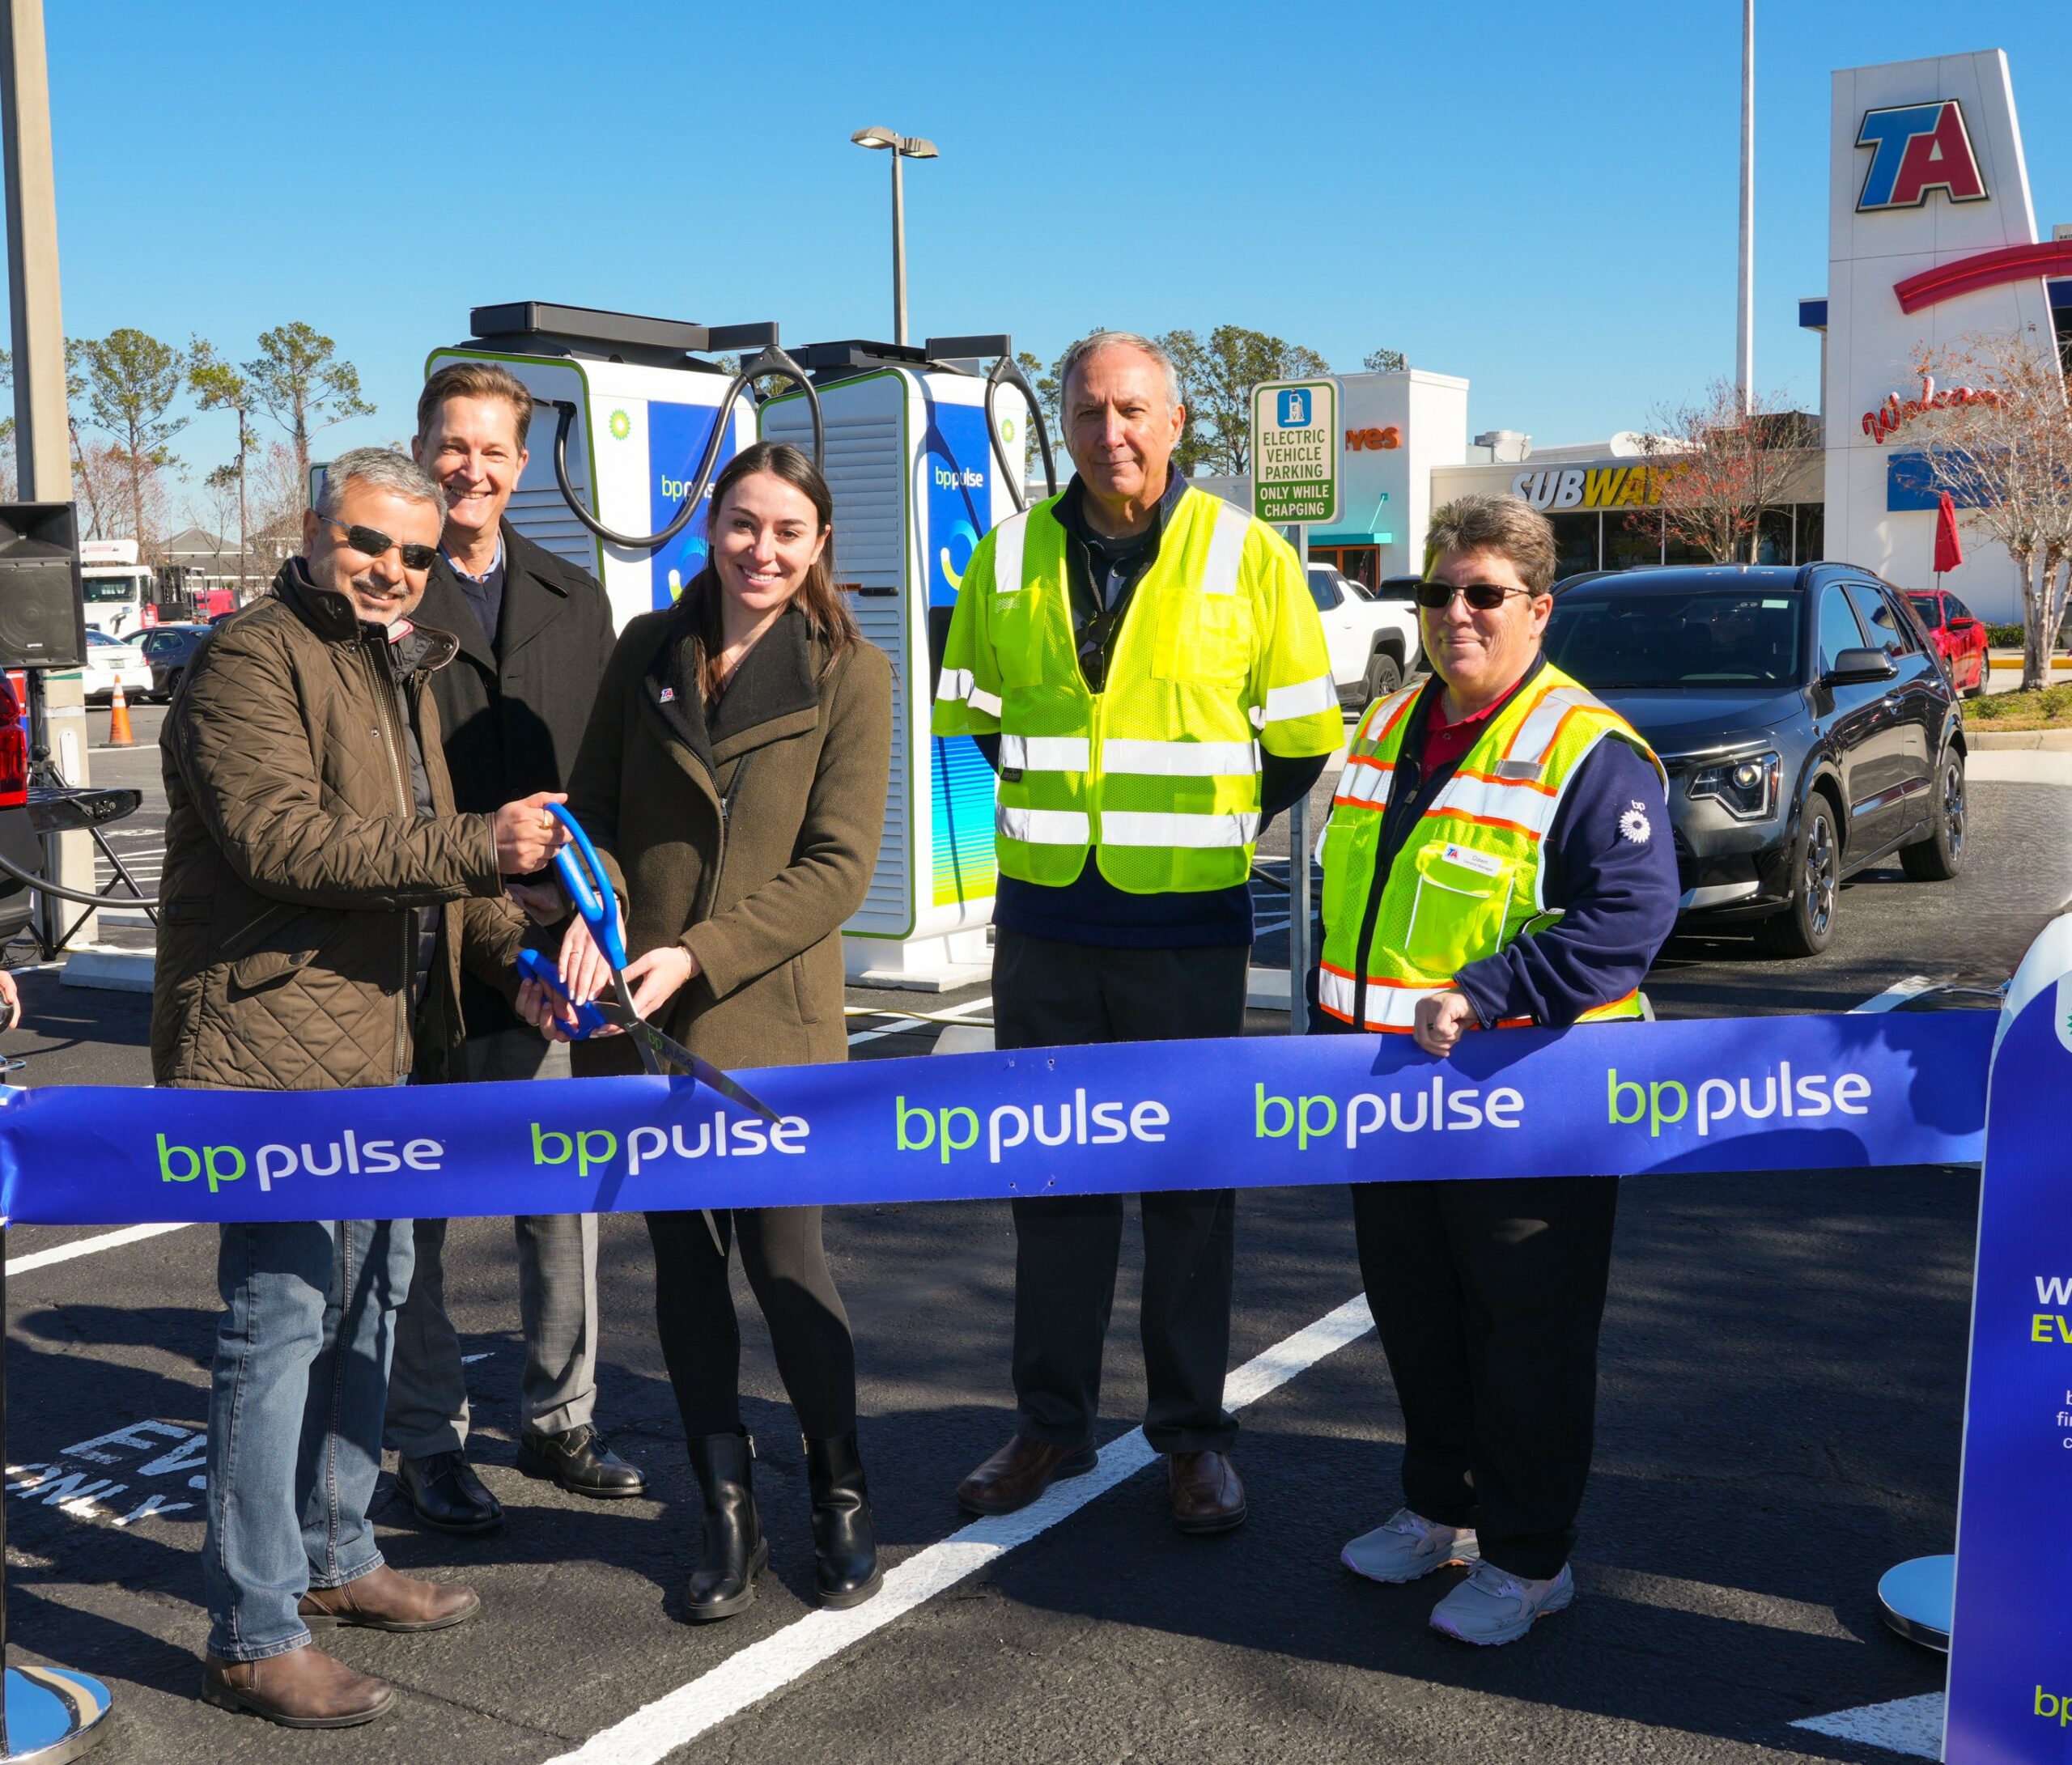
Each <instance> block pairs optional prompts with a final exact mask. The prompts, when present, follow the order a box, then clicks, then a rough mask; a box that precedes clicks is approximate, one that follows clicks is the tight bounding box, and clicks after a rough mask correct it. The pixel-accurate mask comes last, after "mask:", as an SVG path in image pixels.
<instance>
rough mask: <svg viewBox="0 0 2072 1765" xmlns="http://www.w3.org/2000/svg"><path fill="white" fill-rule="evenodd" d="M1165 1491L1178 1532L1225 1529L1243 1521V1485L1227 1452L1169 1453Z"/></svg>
mask: <svg viewBox="0 0 2072 1765" xmlns="http://www.w3.org/2000/svg"><path fill="white" fill-rule="evenodd" d="M1166 1494H1167V1495H1168V1496H1170V1497H1171V1498H1172V1502H1173V1524H1174V1525H1176V1526H1178V1528H1179V1529H1180V1530H1181V1531H1182V1532H1228V1531H1229V1530H1230V1529H1231V1528H1232V1527H1233V1526H1242V1525H1243V1524H1244V1523H1245V1486H1244V1484H1243V1483H1242V1482H1240V1481H1239V1480H1238V1467H1237V1466H1235V1465H1233V1464H1232V1463H1231V1462H1230V1455H1229V1453H1167V1454H1166Z"/></svg>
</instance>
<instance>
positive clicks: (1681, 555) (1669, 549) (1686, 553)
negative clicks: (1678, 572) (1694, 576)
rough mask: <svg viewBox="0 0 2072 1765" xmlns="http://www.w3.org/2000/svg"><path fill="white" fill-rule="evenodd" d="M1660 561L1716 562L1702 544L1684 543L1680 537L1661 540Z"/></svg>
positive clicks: (1672, 562)
mask: <svg viewBox="0 0 2072 1765" xmlns="http://www.w3.org/2000/svg"><path fill="white" fill-rule="evenodd" d="M1662 562H1664V563H1665V564H1710V563H1714V562H1717V559H1715V558H1713V554H1711V553H1710V552H1709V551H1707V550H1706V549H1705V547H1704V546H1702V545H1686V544H1685V543H1684V541H1682V540H1680V539H1667V540H1664V541H1662Z"/></svg>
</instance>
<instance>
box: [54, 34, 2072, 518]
mask: <svg viewBox="0 0 2072 1765" xmlns="http://www.w3.org/2000/svg"><path fill="white" fill-rule="evenodd" d="M47 19H48V28H49V42H50V62H51V85H52V104H53V113H54V134H55V142H56V151H57V186H58V227H59V240H60V248H61V252H62V257H63V265H64V295H65V320H66V330H67V332H68V333H71V334H73V335H81V334H93V335H98V334H101V333H105V332H107V331H108V330H110V329H113V328H114V327H116V326H117V325H137V326H138V327H140V328H142V329H145V330H146V331H149V332H151V333H154V334H155V335H157V336H159V337H163V338H165V339H167V340H168V341H169V342H180V343H185V341H186V340H187V338H188V337H189V336H190V335H191V334H193V333H201V334H202V335H203V336H206V337H209V338H210V339H211V340H213V341H214V342H215V343H216V344H217V345H218V346H219V347H221V348H223V350H226V351H227V352H228V353H231V354H233V355H236V356H240V357H241V356H244V355H247V354H250V353H251V351H252V348H253V339H254V338H255V337H256V335H257V333H258V332H259V331H260V330H261V329H265V328H266V327H268V326H270V325H276V324H279V323H282V322H284V321H286V320H291V319H305V320H308V321H309V322H310V323H312V324H313V325H316V326H317V327H318V328H319V329H321V330H323V331H325V332H328V333H329V334H330V335H332V336H333V337H335V338H336V339H337V340H338V345H339V347H340V349H341V350H342V353H343V354H346V356H347V357H348V358H349V359H351V360H352V361H354V362H355V363H357V364H358V365H359V368H360V371H361V373H362V375H363V380H364V383H365V385H366V388H367V392H368V395H369V396H370V397H372V399H373V400H374V401H375V403H376V405H377V406H378V407H380V408H379V409H378V412H377V414H376V416H374V417H372V418H365V419H361V420H359V421H358V422H354V423H351V424H347V425H342V426H340V427H338V428H337V429H335V430H333V431H329V432H328V433H327V434H326V435H324V436H323V437H322V438H321V439H320V442H319V444H318V446H319V452H320V454H321V453H323V452H331V451H335V449H337V448H339V447H342V446H345V445H349V444H351V443H356V442H362V441H376V440H385V439H393V438H395V437H397V436H400V435H402V434H404V433H405V431H407V428H408V426H409V424H410V407H411V404H412V401H413V400H414V394H415V388H416V386H417V384H418V382H419V380H421V378H422V363H423V359H424V356H425V354H426V351H427V350H428V349H429V348H431V347H432V346H436V345H438V344H441V343H447V342H453V341H455V340H456V339H457V338H459V337H462V336H465V334H466V330H467V314H468V310H469V308H470V307H471V306H474V305H477V304H482V303H488V302H491V301H499V300H510V299H549V300H559V301H566V302H568V303H573V304H576V305H584V306H597V307H608V308H617V309H619V310H622V311H626V312H646V313H656V314H660V315H664V316H670V317H677V318H687V319H697V320H705V321H707V322H711V323H725V322H730V321H734V320H752V319H766V318H775V319H778V320H780V321H781V323H782V325H783V332H784V337H785V339H786V341H787V342H798V341H807V340H810V339H813V338H816V337H854V336H858V335H861V336H866V337H885V336H889V335H890V269H889V256H890V247H889V243H888V239H889V212H888V211H889V198H888V193H887V190H886V181H887V173H886V167H885V155H882V154H867V153H865V152H864V151H863V150H861V149H860V148H857V147H855V146H851V145H850V144H849V141H848V136H849V134H850V133H851V131H852V130H853V129H856V128H859V127H860V126H863V125H866V124H884V125H889V126H890V127H892V128H894V129H899V130H901V131H902V132H903V133H906V134H922V135H928V136H930V137H932V138H934V139H935V141H936V142H937V143H938V144H939V145H940V147H941V149H942V154H943V157H942V158H941V159H940V160H939V161H936V162H934V163H922V164H919V165H910V166H909V168H908V172H907V248H908V281H909V291H910V303H911V316H912V329H913V334H914V335H915V337H917V338H918V337H923V336H926V335H928V333H931V332H933V333H938V334H940V333H957V332H973V331H996V330H1006V331H1010V332H1012V333H1013V335H1014V337H1015V340H1016V342H1017V346H1021V347H1024V348H1030V349H1033V350H1036V351H1037V352H1038V354H1041V355H1042V356H1043V357H1044V358H1045V359H1049V358H1050V357H1051V355H1053V354H1055V352H1056V351H1057V350H1058V349H1059V347H1060V346H1062V345H1063V344H1064V342H1067V341H1068V340H1069V339H1070V338H1071V337H1074V336H1076V335H1078V334H1079V333H1081V332H1083V331H1084V330H1085V329H1087V328H1088V327H1089V326H1090V325H1095V324H1104V325H1114V326H1119V327H1127V328H1129V329H1141V330H1146V331H1157V330H1164V329H1168V328H1169V327H1172V326H1175V325H1185V326H1191V327H1194V328H1195V329H1202V330H1206V329H1208V328H1210V327H1211V326H1213V325H1216V324H1219V323H1223V322H1231V323H1236V324H1240V325H1250V326H1254V327H1256V328H1258V329H1262V330H1267V331H1272V332H1275V333H1279V334H1280V335H1281V336H1283V337H1287V338H1289V340H1290V341H1292V342H1300V343H1304V344H1306V345H1308V346H1310V347H1311V348H1313V349H1315V350H1318V351H1320V352H1321V353H1322V354H1323V355H1324V356H1326V357H1327V359H1329V360H1330V361H1331V363H1333V364H1334V365H1335V366H1337V367H1341V368H1357V367H1358V365H1359V362H1360V358H1361V356H1362V355H1363V354H1365V353H1366V352H1367V351H1368V350H1370V349H1373V348H1374V347H1375V346H1378V345H1388V346H1394V347H1397V348H1400V349H1403V350H1408V353H1409V355H1410V358H1411V360H1412V363H1414V364H1415V365H1416V366H1419V367H1429V368H1433V369H1435V370H1437V371H1442V372H1446V373H1451V374H1458V375H1465V376H1467V378H1468V379H1469V380H1471V381H1472V382H1473V392H1472V393H1471V406H1470V418H1471V422H1472V424H1473V426H1474V427H1475V428H1476V429H1481V428H1484V427H1488V426H1498V425H1501V426H1508V427H1514V428H1519V429H1524V430H1526V431H1529V432H1530V433H1531V434H1532V435H1534V436H1535V438H1536V439H1538V440H1539V442H1540V443H1543V444H1546V443H1555V442H1563V441H1573V440H1582V439H1590V438H1592V437H1601V436H1603V435H1607V434H1608V433H1610V432H1611V431H1613V430H1615V429H1619V428H1624V427H1629V426H1635V425H1637V424H1638V423H1640V422H1641V421H1643V420H1644V419H1645V417H1646V416H1647V414H1649V412H1650V410H1651V409H1654V407H1655V406H1656V405H1658V404H1659V403H1661V402H1662V401H1664V400H1671V399H1675V398H1679V397H1684V396H1685V395H1688V394H1689V393H1692V392H1695V391H1696V390H1697V389H1698V388H1700V386H1701V385H1702V384H1704V383H1705V381H1707V380H1709V379H1710V378H1712V377H1713V376H1714V375H1718V374H1722V373H1727V372H1730V371H1732V367H1733V354H1734V247H1735V235H1734V227H1735V202H1736V176H1737V169H1736V155H1737V151H1738V129H1739V29H1740V7H1739V4H1738V3H1736V0H1682V3H1679V4H1675V5H1671V6H1663V5H1661V4H1648V5H1638V4H1633V5H1628V4H1614V3H1600V4H1598V5H1596V6H1550V5H1548V4H1545V3H1544V0H1539V3H1535V4H1529V5H1513V4H1488V3H1477V0H1453V3H1451V4H1449V5H1446V6H1431V5H1419V6H1400V5H1397V4H1393V3H1374V0H1369V3H1366V4H1358V5H1348V6H1337V5H1331V4H1310V5H1308V6H1301V7H1299V8H1298V7H1277V6H1257V5H1245V6H1238V5H1227V4H1222V3H1213V4H1198V5H1194V6H1187V7H1185V8H1181V7H1164V8H1157V9H1152V8H1134V7H1124V6H1116V5H1115V4H1114V3H1113V0H1109V3H1106V4H1095V5H1086V4H1080V3H1076V0H1073V3H1068V4H1062V5H1057V6H1050V7H1047V8H1044V9H1042V10H1041V11H1037V10H1035V9H1028V10H1023V9H1017V8H1010V7H1003V6H971V5H966V6H961V7H952V6H945V5H942V4H940V0H938V3H937V4H936V5H932V6H926V7H920V8H915V9H914V10H913V11H906V10H904V9H901V8H893V7H862V6H839V7H838V6H813V5H805V4H798V3H795V0H758V3H756V4H754V5H747V4H740V3H735V4H730V5H726V6H713V5H703V6H676V5H670V4H668V3H665V0H654V3H651V4H647V5H642V6H618V5H614V4H611V3H609V0H590V3H588V4H587V5H584V6H580V7H578V6H573V5H570V4H567V3H566V0H563V3H561V4H557V5H545V4H534V3H531V0H516V3H507V4H504V5H502V6H478V7H473V8H461V7H453V8H444V7H441V8H432V7H425V6H405V5H398V4H389V3H384V0H367V3H363V4H359V5H357V6H349V7H347V6H327V7H321V8H318V7H310V6H280V5H278V3H266V4H260V3H257V0H210V4H208V5H207V6H165V5H163V4H151V5H145V4H137V3H113V0H57V3H49V0H47ZM1988 47H1999V48H2003V49H2006V51H2007V53H2008V55H2009V57H2010V62H2011V65H2012V67H2013V70H2014V78H2015V100H2016V104H2017V107H2018V111H2019V115H2020V117H2021V121H2022V125H2023V138H2024V142H2025V145H2026V148H2027V160H2028V168H2029V176H2030V180H2031V187H2032V192H2033V193H2034V197H2035V201H2036V212H2037V219H2038V221H2039V223H2040V224H2041V226H2042V227H2044V231H2045V233H2046V235H2048V231H2049V227H2050V225H2051V223H2053V222H2054V221H2072V107H2066V106H2065V105H2064V104H2061V103H2053V89H2052V81H2053V76H2055V77H2056V78H2057V79H2058V80H2059V82H2060V83H2061V77H2062V72H2063V69H2064V68H2065V66H2066V63H2067V55H2068V51H2072V11H2068V9H2066V8H2065V7H2063V6H2044V5H2040V4H2036V3H2035V0H2019V3H2017V0H1981V3H1980V4H1976V5H1974V6H1970V7H1968V8H1965V9H1962V11H1961V12H1960V13H1959V14H1955V15H1953V13H1952V11H1951V9H1950V8H1949V7H1947V6H1941V5H1930V4H1927V3H1917V0H1884V3H1882V4H1879V5H1877V6H1867V5H1862V4H1855V3H1849V4H1844V3H1840V0H1835V3H1822V4H1819V5H1814V6H1807V5H1803V4H1800V5H1796V6H1785V5H1781V4H1778V3H1777V0H1759V6H1758V12H1757V116H1756V125H1757V135H1756V156H1757V158H1756V163H1757V205H1758V206H1757V236H1758V244H1757V252H1756V298H1757V308H1758V319H1757V329H1756V379H1757V380H1758V383H1759V384H1761V385H1762V386H1764V387H1765V388H1777V389H1781V390H1784V391H1786V392H1790V394H1792V395H1793V396H1794V397H1795V399H1796V400H1797V401H1798V402H1800V403H1802V404H1803V405H1806V406H1807V407H1809V408H1811V407H1813V406H1815V405H1817V403H1818V398H1819V388H1818V386H1817V384H1815V382H1816V380H1817V377H1818V364H1819V351H1818V348H1817V340H1816V339H1815V338H1813V337H1811V335H1810V334H1809V333H1801V332H1800V331H1799V330H1798V329H1797V326H1796V319H1797V313H1796V302H1797V299H1798V297H1799V296H1800V295H1808V294H1818V293H1820V292H1823V291H1824V282H1825V279H1826V248H1827V241H1826V217H1825V181H1824V180H1825V176H1826V170H1825V159H1826V152H1827V144H1826V143H1827V138H1826V131H1827V117H1828V70H1830V69H1832V68H1835V67H1840V66H1854V65H1858V64H1862V63H1868V62H1884V61H1896V60H1901V59H1905V58H1909V57H1915V56H1920V55H1928V54H1934V53H1949V52H1952V51H1958V50H1968V49H1981V48H1988ZM175 447H176V451H178V452H180V454H181V456H183V458H184V459H185V460H186V461H187V462H188V465H189V468H190V469H191V470H192V471H193V474H194V476H195V477H197V479H198V477H199V475H200V473H202V471H204V470H206V469H207V468H208V467H210V466H211V465H216V464H218V463H219V462H220V461H222V460H224V459H226V458H227V457H228V456H229V453H230V449H231V423H230V420H229V418H227V417H226V416H220V415H218V416H210V417H206V418H197V420H196V421H195V422H194V424H193V426H192V427H191V428H190V429H189V431H186V432H185V434H184V435H182V436H180V439H179V440H178V441H177V442H176V443H175Z"/></svg>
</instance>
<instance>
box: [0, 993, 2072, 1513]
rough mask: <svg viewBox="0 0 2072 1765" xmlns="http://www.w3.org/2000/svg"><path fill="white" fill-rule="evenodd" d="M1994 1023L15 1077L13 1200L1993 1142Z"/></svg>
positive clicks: (761, 1183) (414, 1203)
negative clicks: (739, 1098) (27, 1085)
mask: <svg viewBox="0 0 2072 1765" xmlns="http://www.w3.org/2000/svg"><path fill="white" fill-rule="evenodd" d="M1994 1022H1995V1019H1994V1018H1993V1016H1991V1015H1989V1014H1987V1013H1985V1012H1934V1013H1921V1014H1918V1015H1910V1014H1906V1013H1900V1012H1892V1013H1883V1014H1878V1015H1862V1016H1819V1017H1811V1016H1809V1017H1765V1018H1759V1019H1737V1018H1721V1019H1710V1020H1696V1021H1688V1022H1680V1023H1656V1024H1645V1023H1636V1024H1624V1023H1620V1024H1605V1025H1586V1026H1582V1027H1580V1028H1577V1029H1569V1030H1565V1031H1558V1032H1557V1031H1549V1030H1527V1029H1517V1030H1503V1031H1492V1032H1489V1033H1476V1034H1472V1035H1470V1036H1468V1037H1466V1038H1464V1039H1463V1042H1461V1044H1460V1045H1459V1046H1458V1048H1457V1049H1456V1050H1454V1054H1453V1055H1452V1057H1451V1058H1450V1059H1446V1060H1437V1059H1433V1058H1432V1057H1431V1056H1429V1055H1427V1054H1424V1053H1422V1052H1421V1051H1420V1050H1418V1049H1417V1047H1416V1045H1415V1044H1414V1043H1412V1042H1411V1040H1410V1038H1409V1037H1407V1036H1406V1037H1396V1036H1385V1037H1369V1036H1318V1037H1301V1038H1296V1037H1233V1038H1230V1039H1227V1040H1220V1041H1203V1042H1132V1043H1123V1044H1114V1043H1110V1044H1105V1045H1102V1046H1094V1047H1081V1048H1050V1049H1025V1050H1017V1051H1013V1052H998V1053H981V1054H951V1055H927V1056H923V1057H920V1058H917V1059H899V1060H873V1061H864V1062H858V1063H853V1064H845V1065H834V1066H822V1067H765V1068H762V1069H759V1070H758V1071H757V1072H756V1074H755V1085H756V1092H757V1094H758V1097H760V1098H761V1099H762V1100H764V1101H766V1102H767V1104H768V1105H769V1106H770V1109H771V1114H773V1115H774V1116H775V1118H776V1119H775V1121H774V1122H773V1121H767V1120H764V1119H762V1118H760V1117H758V1115H756V1114H752V1113H751V1112H750V1111H749V1110H747V1109H743V1108H741V1107H740V1106H739V1105H737V1104H736V1103H735V1102H734V1101H732V1100H731V1099H730V1098H728V1097H724V1096H720V1095H718V1094H716V1093H714V1092H713V1091H711V1090H710V1089H708V1088H706V1087H704V1086H702V1085H699V1084H695V1083H694V1082H692V1081H691V1080H688V1079H677V1078H661V1077H635V1078H614V1079H592V1080H533V1081H529V1082H525V1083H505V1084H473V1085H468V1084H454V1085H436V1086H414V1087H401V1088H383V1089H366V1090H354V1091H328V1092H288V1093H278V1092H250V1091H187V1090H148V1089H104V1088H89V1087H78V1088H70V1087H65V1088H42V1089H31V1090H13V1091H0V1211H4V1212H5V1215H6V1218H7V1219H8V1220H11V1221H13V1222H15V1223H33V1224H131V1223H136V1222H142V1221H155V1220H200V1221H206V1220H217V1221H223V1220H328V1219H390V1218H396V1219H409V1218H413V1217H417V1216H422V1217H425V1218H444V1217H449V1216H466V1215H473V1214H490V1215H495V1214H512V1213H576V1212H593V1211H614V1210H626V1209H643V1208H718V1207H787V1206H798V1205H804V1204H817V1205H826V1206H830V1207H840V1206H844V1205H849V1204H853V1203H862V1202H873V1203H881V1202H895V1201H898V1202H909V1201H929V1200H949V1199H969V1198H974V1197H989V1196H990V1197H996V1198H1004V1197H1010V1196H1017V1195H1043V1194H1052V1195H1063V1194H1103V1193H1114V1192H1118V1191H1126V1190H1161V1189H1190V1188H1211V1187H1213V1188H1222V1187H1241V1188H1243V1187H1262V1186H1297V1185H1304V1184H1315V1183H1343V1182H1390V1181H1398V1180H1402V1179H1405V1178H1412V1177H1446V1178H1458V1179H1472V1178H1476V1177H1521V1176H1567V1175H1578V1174H1589V1173H1603V1174H1614V1175H1634V1174H1638V1173H1643V1172H1656V1171H1684V1172H1691V1173H1704V1172H1722V1171H1757V1170H1789V1169H1828V1168H1832V1167H1836V1166H1852V1165H1853V1166H1879V1165H1913V1164H1940V1163H1951V1164H1955V1163H1971V1162H1974V1161H1976V1160H1977V1159H1978V1157H1979V1156H1980V1147H1981V1134H1982V1128H1983V1124H1984V1121H1985V1071H1986V1063H1987V1058H1988V1053H1989V1046H1990V1042H1991V1039H1992V1035H1993V1026H1994ZM2066 1273H2067V1274H2068V1275H2072V1258H2068V1259H2067V1262H2066ZM2065 1309H2066V1312H2067V1313H2068V1315H2072V1300H2068V1302H2067V1305H2066V1308H2065ZM2068 1382H2072V1381H2068ZM2068 1432H2072V1430H2068ZM2065 1468H2066V1472H2067V1474H2068V1475H2072V1451H2069V1452H2067V1453H2066V1467H2065Z"/></svg>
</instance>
